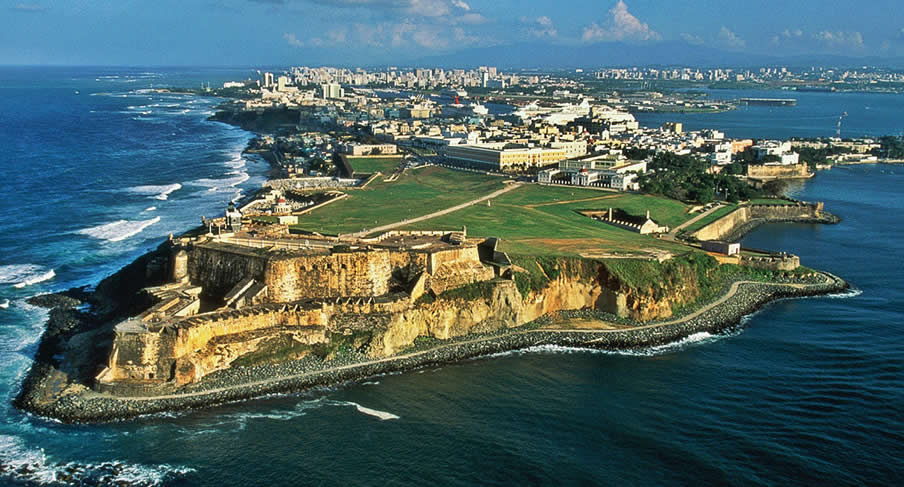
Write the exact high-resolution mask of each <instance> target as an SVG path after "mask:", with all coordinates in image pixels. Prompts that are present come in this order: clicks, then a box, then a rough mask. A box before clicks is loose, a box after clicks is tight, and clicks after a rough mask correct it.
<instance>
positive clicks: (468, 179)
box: [293, 167, 503, 234]
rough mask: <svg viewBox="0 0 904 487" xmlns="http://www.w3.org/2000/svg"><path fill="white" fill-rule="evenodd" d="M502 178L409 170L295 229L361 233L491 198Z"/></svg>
mask: <svg viewBox="0 0 904 487" xmlns="http://www.w3.org/2000/svg"><path fill="white" fill-rule="evenodd" d="M502 181H503V179H502V178H499V177H491V176H487V175H485V174H482V173H471V172H464V171H452V170H450V169H445V168H441V167H427V168H424V169H419V170H417V171H408V172H406V173H405V174H403V175H402V176H401V177H400V178H399V179H397V180H396V181H394V182H391V183H385V182H383V181H382V180H380V179H378V180H375V181H373V182H371V183H370V184H369V185H368V186H367V188H365V189H361V190H349V191H347V193H348V198H345V199H343V200H341V201H337V202H335V203H332V204H329V205H326V206H324V207H323V208H319V209H316V210H314V211H312V212H310V213H308V214H306V215H303V216H301V217H300V218H299V221H298V225H293V228H298V229H303V230H308V231H315V232H320V233H325V234H337V233H353V232H358V231H361V230H362V229H364V228H373V227H376V226H379V225H385V224H388V223H395V222H398V221H402V220H403V219H406V218H414V217H418V216H423V215H426V214H428V213H433V212H435V211H439V210H443V209H445V208H448V207H450V206H455V205H457V204H460V203H464V202H466V201H470V200H473V199H476V198H479V197H481V196H486V195H487V194H489V193H492V192H493V191H496V190H498V189H501V188H502V187H503V184H502ZM460 226H461V225H458V227H459V228H460Z"/></svg>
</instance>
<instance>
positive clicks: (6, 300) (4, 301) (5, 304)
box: [0, 299, 9, 309]
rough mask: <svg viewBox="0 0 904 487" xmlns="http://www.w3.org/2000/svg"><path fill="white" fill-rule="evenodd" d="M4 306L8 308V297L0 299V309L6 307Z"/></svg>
mask: <svg viewBox="0 0 904 487" xmlns="http://www.w3.org/2000/svg"><path fill="white" fill-rule="evenodd" d="M6 308H9V300H8V299H4V300H3V301H0V309H6Z"/></svg>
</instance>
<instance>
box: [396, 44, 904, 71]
mask: <svg viewBox="0 0 904 487" xmlns="http://www.w3.org/2000/svg"><path fill="white" fill-rule="evenodd" d="M406 64H408V65H411V66H415V65H416V66H461V67H472V66H487V65H489V66H498V67H500V68H508V69H512V68H534V67H537V68H544V69H552V68H561V69H565V68H595V67H601V66H653V65H662V66H675V65H683V66H701V67H745V66H764V65H773V64H780V65H784V66H789V67H802V66H810V65H817V66H838V67H860V66H882V67H889V68H901V67H904V58H901V57H898V58H880V57H864V58H856V57H845V56H835V55H828V54H813V55H794V56H781V55H761V54H749V53H743V52H737V51H727V50H722V49H715V48H711V47H705V46H695V45H691V44H688V43H686V42H681V41H661V42H649V43H643V44H633V43H625V42H601V43H596V44H583V45H571V46H569V45H556V44H548V43H518V44H511V45H500V46H493V47H475V48H467V49H462V50H459V51H455V52H450V53H445V54H439V55H432V56H427V57H422V58H419V59H414V60H412V61H411V62H410V63H406Z"/></svg>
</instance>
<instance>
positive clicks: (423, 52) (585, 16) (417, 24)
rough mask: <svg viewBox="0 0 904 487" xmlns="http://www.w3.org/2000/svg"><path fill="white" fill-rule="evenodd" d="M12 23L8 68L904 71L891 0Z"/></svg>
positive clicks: (233, 5)
mask: <svg viewBox="0 0 904 487" xmlns="http://www.w3.org/2000/svg"><path fill="white" fill-rule="evenodd" d="M4 10H5V12H4V13H5V15H4V16H3V17H4V19H5V22H4V24H6V25H4V29H3V31H4V33H5V37H6V38H5V39H4V42H2V43H0V64H64V65H69V64H97V65H191V64H197V65H250V64H258V65H259V64H274V65H275V64H291V63H299V62H305V63H332V64H346V65H349V64H371V65H374V64H388V63H400V64H403V63H416V62H419V61H421V60H435V61H437V62H440V61H442V60H444V59H458V60H460V62H461V64H472V63H480V62H483V60H481V59H476V58H477V57H479V56H480V54H479V53H481V52H483V51H488V52H491V53H494V54H496V55H500V56H501V55H503V54H505V56H503V57H509V56H510V57H511V58H512V59H517V60H518V63H519V64H524V63H525V62H526V61H524V59H525V58H527V59H529V57H530V55H531V53H532V52H533V51H535V50H538V49H545V50H547V51H549V52H550V53H552V54H550V56H551V57H556V54H555V53H556V52H558V51H568V50H574V51H579V52H581V53H582V54H583V53H591V54H597V55H595V56H593V57H592V58H590V59H589V60H588V62H593V63H595V64H605V63H606V61H607V59H611V60H612V64H622V62H621V61H620V60H619V59H616V57H614V56H611V55H609V54H608V51H612V50H626V51H632V52H633V51H634V50H636V51H637V52H641V53H645V56H646V57H644V58H643V60H642V61H643V62H642V63H647V62H649V63H656V62H661V61H659V60H660V59H662V60H667V59H669V58H672V57H674V56H675V53H676V52H678V53H680V54H681V55H683V56H684V57H685V58H687V59H686V60H689V61H693V60H694V59H699V61H698V62H700V63H706V64H728V63H729V61H730V60H736V62H737V64H744V63H746V62H753V61H750V59H756V60H767V59H769V60H772V59H775V60H780V59H782V58H788V59H805V58H808V57H809V58H814V59H815V58H818V59H829V58H832V57H836V58H838V59H847V60H852V61H856V60H859V59H863V60H865V61H866V60H868V61H870V62H877V63H887V64H889V65H893V66H897V65H900V64H901V58H902V56H904V17H902V16H901V15H900V14H898V11H897V10H896V9H895V8H894V4H893V2H891V1H885V0H883V1H877V2H871V3H870V4H869V5H855V4H853V3H851V2H841V1H828V2H795V3H793V4H792V3H791V2H778V1H771V0H770V1H767V2H761V4H760V5H758V6H757V7H756V8H753V9H752V8H750V7H749V6H747V5H745V4H743V3H742V2H740V1H736V0H729V1H723V2H715V1H709V0H705V1H696V2H681V3H680V4H677V5H669V6H668V8H663V7H662V6H661V4H657V3H656V2H652V1H650V0H629V1H624V0H618V1H606V2H589V1H575V2H568V4H566V5H561V4H551V3H546V2H531V3H528V4H523V3H517V2H512V1H499V2H489V1H481V0H470V1H465V0H402V1H392V0H211V1H204V2H197V3H193V4H188V5H183V4H178V5H177V4H176V3H174V2H169V1H163V2H156V3H154V4H153V5H150V4H147V5H145V4H141V3H139V2H132V1H126V2H116V3H113V2H98V3H91V4H87V3H84V2H73V3H69V2H57V1H52V0H33V1H32V0H29V1H25V2H18V1H16V2H9V4H8V6H6V7H5V8H4ZM607 50H608V51H607ZM502 51H508V52H502ZM682 51H683V52H682ZM584 57H585V58H586V55H585V56H584ZM472 58H474V59H472ZM563 62H564V61H563ZM512 63H513V64H515V61H513V62H512ZM538 64H546V63H545V60H543V59H539V60H538Z"/></svg>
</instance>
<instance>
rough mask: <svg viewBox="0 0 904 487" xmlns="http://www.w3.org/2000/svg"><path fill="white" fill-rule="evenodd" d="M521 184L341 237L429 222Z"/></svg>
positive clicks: (510, 185) (511, 185)
mask: <svg viewBox="0 0 904 487" xmlns="http://www.w3.org/2000/svg"><path fill="white" fill-rule="evenodd" d="M523 184H524V183H511V184H507V185H506V186H505V187H504V188H502V189H500V190H497V191H493V192H492V193H490V194H488V195H486V196H482V197H480V198H477V199H476V200H471V201H467V202H465V203H462V204H460V205H455V206H453V207H451V208H446V209H445V210H440V211H435V212H433V213H430V214H429V215H424V216H419V217H417V218H410V219H408V220H402V221H400V222H396V223H390V224H388V225H381V226H379V227H374V228H371V229H368V230H365V231H363V232H358V233H352V234H349V235H343V236H350V237H357V238H361V237H364V236H366V235H370V234H371V233H381V232H386V231H388V230H393V229H396V228H399V227H404V226H407V225H411V224H412V223H418V222H422V221H424V220H429V219H431V218H436V217H438V216H443V215H447V214H449V213H452V212H455V211H458V210H461V209H462V208H467V207H469V206H473V205H476V204H477V203H482V202H484V201H486V200H491V199H493V198H495V197H497V196H499V195H501V194H505V193H508V192H509V191H511V190H513V189H516V188H520V187H521V186H522V185H523Z"/></svg>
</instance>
